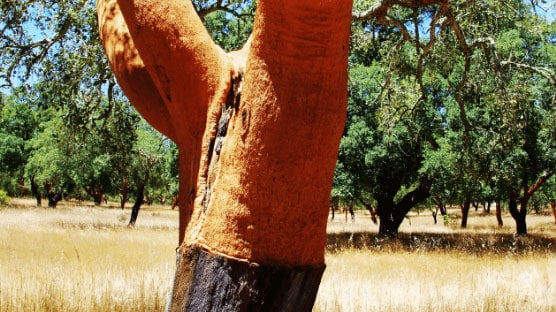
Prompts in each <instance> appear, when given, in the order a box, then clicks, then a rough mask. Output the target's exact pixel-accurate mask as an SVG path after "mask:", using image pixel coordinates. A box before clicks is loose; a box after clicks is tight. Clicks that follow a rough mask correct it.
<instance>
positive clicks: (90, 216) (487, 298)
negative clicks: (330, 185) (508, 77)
mask: <svg viewBox="0 0 556 312" xmlns="http://www.w3.org/2000/svg"><path fill="white" fill-rule="evenodd" d="M32 205H33V202H32V200H21V199H13V200H12V202H11V204H10V206H9V207H3V208H0V311H1V312H3V311H161V310H163V309H164V304H165V300H166V296H167V294H168V291H169V287H170V282H171V279H172V275H173V272H174V266H175V260H174V258H175V257H174V249H175V247H176V243H177V226H178V224H177V211H172V210H170V209H169V208H167V207H148V206H146V207H144V208H142V210H141V212H140V214H139V218H138V221H137V224H136V226H135V227H133V228H129V227H127V221H128V219H129V214H130V211H129V209H126V210H125V211H122V210H120V209H119V208H115V207H112V208H106V207H100V208H99V207H93V206H92V205H89V204H87V203H79V204H77V203H67V202H63V203H62V205H60V206H59V207H58V208H56V209H49V208H32ZM451 213H452V215H451V222H450V224H449V225H447V226H445V225H443V224H440V223H439V224H433V219H432V217H431V215H430V212H427V213H422V214H421V215H416V214H412V216H411V217H410V219H409V220H406V221H404V223H403V224H402V226H401V228H400V230H401V234H400V239H399V240H398V241H396V242H388V241H381V240H379V239H377V238H376V235H374V233H376V231H377V226H376V225H374V224H372V223H371V221H370V218H369V217H368V216H367V215H366V214H365V213H363V212H360V213H358V214H357V216H356V219H355V221H354V222H352V221H348V222H346V220H345V218H344V216H343V215H337V216H336V219H335V220H334V221H332V222H330V223H329V242H328V246H327V255H326V261H327V270H326V271H325V274H324V276H323V281H322V284H321V287H320V290H319V294H318V296H317V301H316V303H315V308H314V311H556V300H555V299H554V298H556V258H555V257H554V252H556V225H555V224H554V220H553V218H552V216H550V215H534V214H532V215H529V216H528V218H527V220H528V225H529V232H530V236H529V237H526V238H514V237H513V236H512V233H513V231H514V223H513V221H512V219H511V218H510V217H508V216H505V218H504V222H505V223H504V224H505V225H504V227H502V228H498V226H497V225H496V219H495V217H494V215H488V216H485V215H483V214H481V213H480V212H478V213H475V212H472V214H471V216H470V219H469V222H468V224H469V228H468V229H467V230H461V229H459V228H458V222H459V220H458V219H457V211H456V210H453V211H451Z"/></svg>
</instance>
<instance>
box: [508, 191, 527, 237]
mask: <svg viewBox="0 0 556 312" xmlns="http://www.w3.org/2000/svg"><path fill="white" fill-rule="evenodd" d="M508 209H509V210H510V214H511V215H512V217H513V218H514V220H515V225H516V234H517V235H527V222H526V217H527V201H523V200H521V201H520V207H519V210H518V207H517V198H515V196H511V198H510V201H509V205H508Z"/></svg>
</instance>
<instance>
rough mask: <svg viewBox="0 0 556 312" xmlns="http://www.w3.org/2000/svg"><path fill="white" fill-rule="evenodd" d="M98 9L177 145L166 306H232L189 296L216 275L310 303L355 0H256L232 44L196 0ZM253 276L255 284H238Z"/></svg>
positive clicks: (253, 294) (121, 60)
mask: <svg viewBox="0 0 556 312" xmlns="http://www.w3.org/2000/svg"><path fill="white" fill-rule="evenodd" d="M97 9H98V15H99V27H100V33H101V39H102V42H103V44H104V46H105V49H106V54H107V56H108V59H109V61H110V64H111V66H112V69H113V70H114V73H115V74H116V76H117V78H118V82H119V83H120V85H121V86H122V89H123V90H124V92H125V93H126V95H128V97H129V99H130V101H131V102H132V104H133V105H134V106H135V107H137V109H138V111H139V112H140V113H141V114H142V115H143V116H144V117H145V119H146V120H147V121H148V122H150V123H151V124H152V125H153V126H154V127H155V128H157V129H158V130H160V131H161V132H162V133H164V134H166V135H167V136H168V137H170V138H171V139H172V140H174V141H175V142H176V143H177V144H178V147H179V152H180V156H179V170H180V194H179V205H180V242H181V243H182V245H181V247H180V249H179V250H180V252H178V260H179V261H178V268H177V273H176V281H175V288H174V292H173V296H172V298H173V299H172V301H171V302H170V305H169V307H173V308H172V310H174V309H178V308H177V307H179V310H182V309H183V308H184V307H186V308H187V309H188V310H191V309H192V307H193V306H195V307H208V306H209V305H210V306H218V307H224V306H220V305H216V303H215V301H218V300H220V299H217V298H219V296H220V295H219V294H218V292H214V291H212V292H210V294H211V295H210V296H209V297H208V298H207V299H206V300H205V301H206V302H205V301H203V300H200V299H199V300H198V299H192V298H197V297H195V296H197V295H194V294H200V293H201V292H202V289H209V288H210V289H212V288H211V287H213V288H214V289H229V290H230V293H229V294H222V296H224V297H222V298H226V299H225V300H224V299H222V300H224V301H226V304H232V305H234V304H235V303H234V302H236V303H237V302H240V301H241V302H243V301H245V300H249V301H253V302H256V301H257V300H259V299H257V298H266V299H264V300H262V299H261V300H262V301H261V302H266V303H268V302H270V301H272V300H274V299H272V300H271V299H270V298H271V297H267V296H268V292H269V291H277V294H274V295H272V296H273V297H272V298H285V297H283V296H286V297H287V300H285V302H289V300H290V299H291V302H295V305H297V306H298V307H301V310H310V306H311V305H312V300H314V294H316V290H317V289H318V282H319V281H320V276H321V275H322V271H323V268H324V247H325V240H326V219H327V215H328V203H329V196H330V189H331V186H332V177H333V173H334V166H335V163H336V157H337V152H338V145H339V141H340V137H341V134H342V131H343V128H344V120H345V115H346V105H347V55H348V47H349V30H350V20H351V1H350V0H336V1H334V0H326V1H316V0H315V1H313V0H305V1H302V0H280V1H276V0H275V1H264V0H261V1H259V2H258V7H257V12H256V18H255V24H254V29H253V33H252V35H251V38H250V40H249V41H248V42H247V43H246V44H245V46H244V47H243V48H242V49H241V50H239V51H234V52H224V51H223V50H222V49H221V48H220V47H218V46H217V45H215V44H214V43H213V42H212V40H211V38H210V35H209V34H208V33H207V32H206V30H205V29H204V27H203V25H202V23H201V20H200V19H199V17H198V16H197V14H196V13H195V11H194V8H193V5H192V4H191V2H190V1H185V0H171V1H158V0H143V1H124V0H120V1H115V0H100V1H98V2H97ZM192 255H193V256H192ZM183 259H185V260H183ZM199 263H201V264H202V265H199ZM214 263H218V264H219V265H215V266H212V264H214ZM245 263H247V264H249V265H248V266H243V265H242V264H245ZM209 264H211V265H209ZM207 268H213V269H207ZM224 268H225V269H224ZM260 268H265V269H264V270H262V271H261V269H260ZM266 268H272V269H266ZM207 270H208V271H207ZM222 270H224V271H226V272H231V273H230V274H232V275H233V276H236V277H237V278H230V279H224V278H220V277H222V276H221V275H220V274H221V273H222V272H223V271H222ZM201 271H202V272H201ZM261 272H262V273H261ZM272 272H279V273H280V275H284V276H286V277H287V276H293V279H294V280H295V281H296V282H295V283H292V282H291V281H289V280H288V279H287V278H286V280H283V279H280V278H277V275H276V274H275V273H272ZM296 272H297V273H296ZM299 272H302V273H299ZM298 273H299V274H298ZM199 276H209V278H208V280H209V281H207V283H209V284H210V285H205V284H204V282H203V283H198V282H195V280H196V278H198V277H199ZM247 277H248V278H247ZM243 278H247V279H246V280H245V279H243ZM288 278H289V277H288ZM299 279H300V280H301V281H302V282H301V283H302V284H303V285H310V286H308V287H309V288H310V289H303V290H302V289H301V288H300V287H299V284H298V282H299V281H300V280H299ZM245 281H247V283H248V284H249V285H250V287H252V288H253V289H254V290H253V291H250V292H247V293H245V292H242V291H239V292H238V291H235V292H234V291H233V289H237V287H239V286H238V283H240V284H241V283H244V282H245ZM285 281H289V282H285ZM267 283H270V284H268V285H267ZM180 285H181V286H180ZM225 285H227V286H225ZM288 285H289V286H288ZM207 287H208V288H207ZM221 287H224V288H221ZM303 292H307V293H308V295H303V294H302V293H303ZM246 294H249V295H246ZM286 294H287V295H286ZM237 296H239V297H237ZM245 296H247V297H245ZM281 296H282V297H281ZM199 298H200V297H199ZM211 298H212V299H211ZM295 298H298V299H295ZM299 298H300V299H299ZM269 300H270V301H269ZM266 303H265V304H266ZM240 306H242V305H241V304H240V305H239V306H238V307H240ZM263 306H264V305H263ZM305 306H307V307H309V308H303V307H305ZM265 307H266V306H265ZM199 309H203V308H199ZM252 309H254V310H256V309H255V308H247V310H252ZM277 309H278V308H277ZM207 310H211V308H210V309H209V308H207ZM237 310H244V308H237ZM278 310H288V308H287V307H286V306H284V307H283V308H280V309H278ZM301 310H298V311H301Z"/></svg>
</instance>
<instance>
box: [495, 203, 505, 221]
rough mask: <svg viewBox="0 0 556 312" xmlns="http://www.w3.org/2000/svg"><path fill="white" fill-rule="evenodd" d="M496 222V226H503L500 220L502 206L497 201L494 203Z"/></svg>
mask: <svg viewBox="0 0 556 312" xmlns="http://www.w3.org/2000/svg"><path fill="white" fill-rule="evenodd" d="M496 221H498V226H503V225H504V221H503V220H502V206H501V205H500V201H499V200H497V201H496Z"/></svg>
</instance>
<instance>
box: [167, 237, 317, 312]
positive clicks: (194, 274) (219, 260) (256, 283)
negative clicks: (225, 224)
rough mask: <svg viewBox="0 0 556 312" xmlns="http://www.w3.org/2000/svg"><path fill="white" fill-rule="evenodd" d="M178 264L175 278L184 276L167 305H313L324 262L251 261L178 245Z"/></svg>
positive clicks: (293, 308)
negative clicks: (305, 264)
mask: <svg viewBox="0 0 556 312" xmlns="http://www.w3.org/2000/svg"><path fill="white" fill-rule="evenodd" d="M177 267H178V271H177V272H176V281H182V280H185V282H184V283H179V282H176V283H175V284H174V287H173V293H172V294H171V296H172V297H173V298H174V300H172V301H171V302H170V303H169V304H168V306H167V307H166V310H167V311H311V308H312V305H313V302H314V300H315V297H316V295H317V291H316V290H317V289H318V285H319V283H320V280H321V277H322V274H323V272H324V266H309V267H289V266H279V265H266V264H259V263H252V262H247V261H242V260H238V259H232V258H227V257H224V256H222V255H216V254H213V253H210V252H207V251H205V250H202V249H200V248H198V247H189V248H185V249H183V247H182V248H180V249H179V250H178V256H177ZM183 276H187V277H188V278H187V279H183V278H182V277H183ZM207 294H210V295H207Z"/></svg>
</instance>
